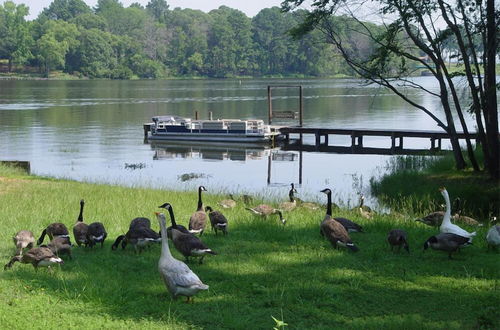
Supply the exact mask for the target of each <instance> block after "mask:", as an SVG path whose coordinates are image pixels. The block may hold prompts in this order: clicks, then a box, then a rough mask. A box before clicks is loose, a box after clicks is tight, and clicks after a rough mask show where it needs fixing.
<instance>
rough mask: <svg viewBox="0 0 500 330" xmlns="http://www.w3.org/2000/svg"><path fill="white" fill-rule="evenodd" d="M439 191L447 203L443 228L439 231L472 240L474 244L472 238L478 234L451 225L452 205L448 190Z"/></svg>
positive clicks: (441, 189)
mask: <svg viewBox="0 0 500 330" xmlns="http://www.w3.org/2000/svg"><path fill="white" fill-rule="evenodd" d="M439 191H441V194H442V195H443V197H444V200H445V201H446V212H445V214H444V218H443V223H441V226H440V227H439V231H440V232H441V233H451V234H456V235H459V236H462V237H467V238H469V239H470V241H471V243H472V238H473V237H474V236H476V232H473V233H469V232H468V231H466V230H463V229H462V228H460V227H459V226H457V225H455V224H452V223H451V220H450V219H451V205H450V197H449V196H448V191H446V188H439Z"/></svg>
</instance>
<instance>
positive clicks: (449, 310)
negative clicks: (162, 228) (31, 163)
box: [0, 167, 500, 329]
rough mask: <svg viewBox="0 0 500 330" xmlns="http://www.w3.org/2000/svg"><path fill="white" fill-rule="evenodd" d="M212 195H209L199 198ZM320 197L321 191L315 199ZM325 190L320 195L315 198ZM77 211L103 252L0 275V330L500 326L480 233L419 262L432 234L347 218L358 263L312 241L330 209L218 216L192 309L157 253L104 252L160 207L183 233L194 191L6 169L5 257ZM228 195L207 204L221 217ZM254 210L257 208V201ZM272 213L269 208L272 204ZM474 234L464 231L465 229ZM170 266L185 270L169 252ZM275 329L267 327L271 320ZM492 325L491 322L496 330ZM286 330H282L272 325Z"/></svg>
mask: <svg viewBox="0 0 500 330" xmlns="http://www.w3.org/2000/svg"><path fill="white" fill-rule="evenodd" d="M207 188H209V187H207ZM318 188H323V187H318ZM318 190H319V189H318ZM82 198H83V199H85V201H86V206H85V221H86V222H87V223H90V222H93V221H101V222H103V223H104V224H105V226H106V229H107V231H108V233H109V239H108V240H107V241H106V242H105V245H104V248H103V249H100V248H99V247H97V248H94V249H92V250H91V249H85V248H74V250H73V258H74V259H73V260H66V263H65V264H64V265H62V266H61V267H59V268H58V269H54V270H53V271H48V270H46V269H40V270H39V271H38V272H35V270H34V269H33V268H32V267H31V266H29V265H21V264H16V265H15V266H14V267H13V268H12V269H11V270H8V271H4V272H3V273H2V276H1V277H0V292H1V293H2V294H1V295H0V301H1V302H2V303H1V304H0V323H1V324H2V325H3V327H5V328H9V329H11V328H12V329H14V328H27V327H30V328H33V327H35V328H37V327H40V328H41V327H44V328H56V327H60V326H61V325H62V324H63V325H64V327H67V328H82V329H83V328H85V329H88V328H139V327H140V328H145V329H155V328H158V329H159V328H162V329H166V328H167V329H201V328H238V329H241V328H251V329H271V328H272V327H273V326H275V327H276V326H277V322H276V321H275V320H279V322H283V323H286V324H287V326H286V328H289V329H310V328H317V329H319V328H325V329H332V328H355V329H361V328H363V329H365V328H367V329H381V328H405V329H431V328H432V329H459V328H481V327H483V328H487V327H490V328H494V327H498V326H499V324H498V318H497V316H496V310H497V308H498V303H499V300H498V297H499V296H500V287H499V286H498V283H499V279H500V271H499V266H498V254H497V253H492V252H490V253H488V252H486V245H485V241H484V235H485V233H486V230H487V228H480V229H479V231H478V236H477V239H476V240H475V242H474V245H473V246H471V247H468V248H467V249H463V251H462V252H461V253H460V254H458V255H457V256H456V259H457V260H448V259H447V256H446V255H445V254H442V253H438V252H435V251H427V252H426V253H422V244H423V242H424V241H425V240H426V239H427V238H428V237H429V236H431V235H433V234H435V233H436V231H435V229H433V228H430V227H426V226H424V225H422V224H420V223H415V222H414V221H411V216H407V215H395V214H392V215H378V216H376V217H375V219H373V220H366V219H362V218H360V217H359V216H358V215H357V214H355V213H351V212H349V211H346V210H339V211H334V213H335V214H334V215H338V216H340V215H341V216H346V217H350V218H352V219H353V220H354V221H356V222H359V223H360V224H361V225H363V226H364V228H365V230H366V233H360V234H352V238H353V240H354V241H355V242H356V243H357V245H358V246H359V247H360V252H358V253H356V254H353V253H349V252H347V251H343V250H341V251H336V250H333V249H332V248H331V247H330V246H329V243H328V242H327V241H326V240H324V239H322V238H321V237H320V235H319V222H320V221H321V220H322V219H323V216H324V210H321V211H309V210H302V209H297V210H294V211H292V212H290V213H287V214H285V217H286V218H287V219H288V222H287V224H286V226H282V225H281V224H280V223H279V220H278V219H277V218H268V219H261V218H259V217H256V216H253V215H252V214H250V213H249V212H248V211H245V210H244V205H243V203H241V202H239V203H238V205H237V207H236V208H234V209H228V210H222V211H223V212H224V214H225V215H226V217H227V218H228V219H229V234H228V235H227V236H225V237H223V236H222V235H218V236H215V235H214V234H213V233H212V232H211V231H210V230H209V229H208V230H207V231H206V233H205V234H204V235H203V236H202V239H203V241H204V242H205V243H206V244H207V245H208V246H209V247H211V248H213V249H214V250H215V251H217V252H218V253H219V255H217V256H214V257H211V258H208V257H207V258H205V263H204V264H202V265H199V264H197V263H191V264H190V267H191V268H192V269H193V270H194V271H195V272H196V273H197V274H198V275H199V277H200V278H201V279H202V280H203V282H204V283H207V284H208V285H210V290H209V291H208V292H204V293H202V294H200V295H199V296H197V297H196V298H195V303H194V304H185V303H183V301H182V299H181V300H178V301H173V300H171V298H170V296H169V295H168V294H167V292H166V290H165V287H164V284H163V283H162V281H161V279H160V277H159V274H158V270H157V262H158V258H159V255H160V247H159V246H153V247H152V248H151V249H149V250H146V251H145V252H144V253H142V254H140V255H136V254H135V253H134V252H133V249H130V248H128V247H127V249H125V250H121V249H119V250H117V251H111V249H110V247H111V244H112V241H113V240H114V239H115V238H116V237H117V236H118V235H119V234H122V233H124V232H125V231H126V230H127V228H128V225H129V222H130V220H131V219H132V218H134V217H137V216H146V217H149V218H151V220H152V224H153V228H155V229H157V228H158V224H157V221H156V219H154V218H153V212H154V211H157V210H158V209H157V207H158V206H159V205H161V204H162V203H164V202H169V203H171V204H172V205H173V206H174V208H175V213H176V218H177V220H178V222H179V224H183V225H186V224H187V222H188V219H189V216H190V214H191V213H192V212H193V211H195V209H196V198H197V193H196V191H193V192H177V191H167V190H154V189H139V188H125V187H120V186H109V185H99V184H90V183H80V182H74V181H67V180H54V179H50V178H40V177H32V176H26V175H22V174H21V173H19V172H16V171H14V172H12V170H11V169H6V168H4V167H0V205H1V207H0V219H1V224H2V230H0V253H1V256H2V257H1V258H2V259H3V260H4V262H5V263H6V262H7V261H8V258H9V256H10V255H12V253H13V252H14V245H13V244H12V240H11V237H12V235H13V234H14V233H15V232H16V231H18V230H21V229H30V230H32V231H33V232H34V233H35V235H36V236H37V235H39V234H40V232H41V230H42V229H43V228H44V227H45V226H46V225H47V224H49V223H50V222H54V221H61V222H63V223H65V224H66V225H67V226H68V227H71V226H72V225H73V224H74V222H75V221H76V218H77V216H78V209H79V201H80V199H82ZM222 198H225V196H223V195H213V194H206V195H204V202H205V204H210V205H212V206H215V205H216V202H217V201H218V200H219V199H222ZM259 202H260V201H258V200H257V201H255V203H256V204H257V203H259ZM277 202H279V201H277V200H276V203H277ZM392 228H402V229H405V230H406V231H407V232H408V234H409V243H410V249H411V253H410V254H407V253H403V252H402V253H399V254H398V253H391V252H390V250H389V247H388V245H387V243H386V241H385V239H386V234H387V232H388V231H389V230H390V229H392ZM469 229H470V228H469ZM173 253H174V255H175V256H176V257H177V258H179V259H182V257H181V256H180V254H178V253H177V251H175V250H174V251H173ZM273 318H274V319H273ZM495 322H497V323H495ZM279 324H280V325H281V323H279Z"/></svg>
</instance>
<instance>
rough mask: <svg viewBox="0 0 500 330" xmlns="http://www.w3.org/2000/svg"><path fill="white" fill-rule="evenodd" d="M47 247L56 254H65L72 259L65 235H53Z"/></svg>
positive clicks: (69, 245)
mask: <svg viewBox="0 0 500 330" xmlns="http://www.w3.org/2000/svg"><path fill="white" fill-rule="evenodd" d="M47 247H48V248H49V249H50V250H51V251H52V252H54V254H55V255H56V256H58V257H59V256H62V255H67V256H68V257H69V258H70V259H73V257H72V256H71V244H70V243H69V242H68V240H67V239H66V238H65V237H54V239H52V241H50V243H49V244H47Z"/></svg>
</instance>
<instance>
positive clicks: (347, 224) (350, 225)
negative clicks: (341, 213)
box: [334, 217, 363, 232]
mask: <svg viewBox="0 0 500 330" xmlns="http://www.w3.org/2000/svg"><path fill="white" fill-rule="evenodd" d="M334 219H335V220H336V221H338V222H339V223H340V224H341V225H342V226H344V228H345V229H346V230H347V231H357V232H362V231H363V227H361V226H360V225H358V224H357V223H355V222H354V221H351V220H349V219H346V218H338V217H335V218H334Z"/></svg>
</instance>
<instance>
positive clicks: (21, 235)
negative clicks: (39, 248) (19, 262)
mask: <svg viewBox="0 0 500 330" xmlns="http://www.w3.org/2000/svg"><path fill="white" fill-rule="evenodd" d="M12 240H13V241H14V244H15V245H16V255H22V254H23V250H24V249H26V248H28V249H31V248H32V247H33V244H35V237H34V236H33V233H32V232H31V231H29V230H20V231H18V232H17V233H16V235H15V236H14V237H12Z"/></svg>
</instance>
